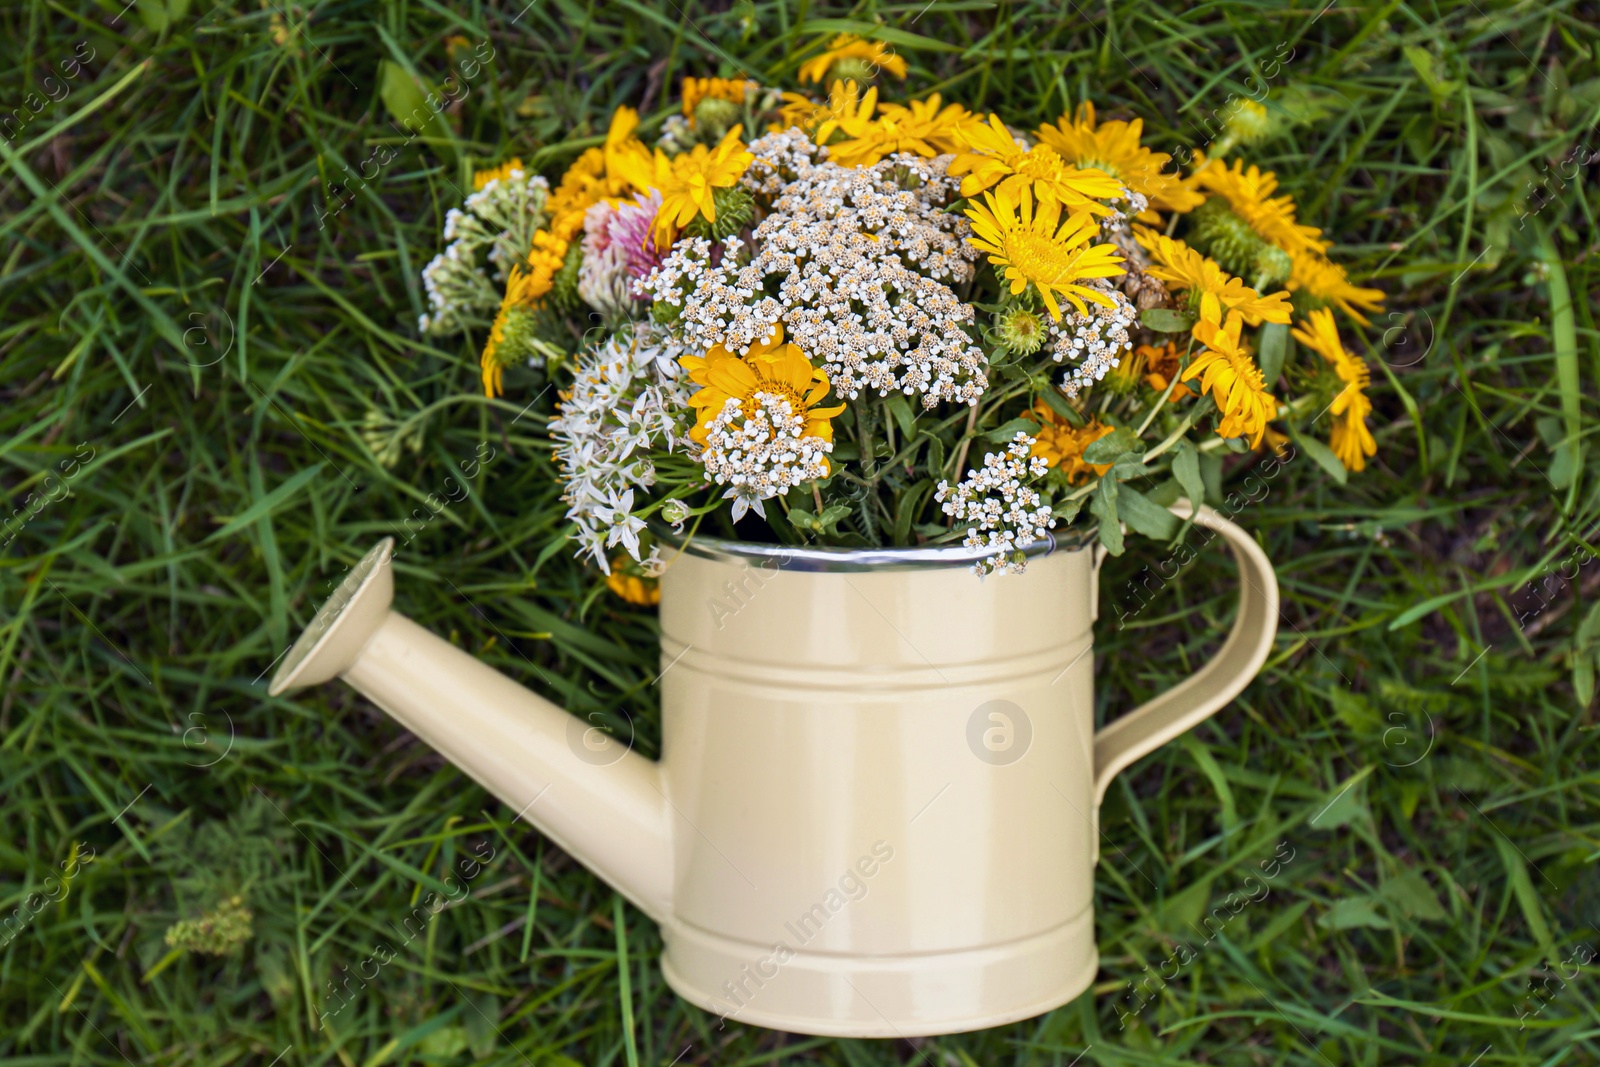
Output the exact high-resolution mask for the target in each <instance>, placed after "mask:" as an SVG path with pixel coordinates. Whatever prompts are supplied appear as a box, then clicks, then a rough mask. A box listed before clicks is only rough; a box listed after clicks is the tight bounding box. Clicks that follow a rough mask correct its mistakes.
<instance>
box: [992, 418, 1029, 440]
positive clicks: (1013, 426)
mask: <svg viewBox="0 0 1600 1067" xmlns="http://www.w3.org/2000/svg"><path fill="white" fill-rule="evenodd" d="M1019 433H1025V434H1027V435H1028V436H1029V437H1035V436H1037V435H1038V433H1039V422H1038V420H1037V419H1023V418H1016V419H1012V420H1011V421H1010V422H1005V423H1001V424H1000V425H999V426H996V427H995V428H994V429H992V430H990V431H988V432H987V433H985V434H984V435H983V436H984V437H985V438H987V439H988V440H990V441H993V442H994V443H995V444H997V445H1001V444H1010V443H1011V441H1013V440H1015V438H1016V436H1017V434H1019Z"/></svg>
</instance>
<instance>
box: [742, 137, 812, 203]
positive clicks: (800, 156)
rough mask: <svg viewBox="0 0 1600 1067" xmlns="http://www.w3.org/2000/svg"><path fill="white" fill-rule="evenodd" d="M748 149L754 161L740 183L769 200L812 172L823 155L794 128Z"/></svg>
mask: <svg viewBox="0 0 1600 1067" xmlns="http://www.w3.org/2000/svg"><path fill="white" fill-rule="evenodd" d="M746 148H747V149H748V150H749V152H750V154H751V155H753V156H755V159H753V160H751V162H750V169H749V170H746V171H745V172H744V177H743V178H741V179H739V181H740V183H741V184H743V185H744V187H745V188H746V189H748V190H750V192H752V193H754V194H755V195H756V196H762V197H768V198H771V197H775V196H778V195H780V194H781V193H782V192H783V189H784V186H786V185H788V184H789V183H790V182H792V181H794V180H796V179H797V178H799V177H800V176H801V175H802V174H805V173H809V172H810V170H811V168H812V167H814V166H816V164H817V160H818V157H820V156H821V154H822V148H821V146H819V145H818V144H817V143H816V142H815V141H813V140H812V139H811V138H809V137H807V136H806V135H805V134H804V133H803V132H802V131H800V130H798V129H796V128H795V127H793V126H791V127H789V128H788V129H787V130H780V131H778V132H777V133H769V134H767V135H766V136H765V137H757V138H756V139H755V140H754V141H751V142H750V143H749V144H748V145H747V146H746Z"/></svg>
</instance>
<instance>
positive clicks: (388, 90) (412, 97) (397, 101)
mask: <svg viewBox="0 0 1600 1067" xmlns="http://www.w3.org/2000/svg"><path fill="white" fill-rule="evenodd" d="M378 66H379V69H380V71H381V75H380V76H381V79H382V80H381V81H380V82H379V89H378V95H379V96H380V97H382V98H383V106H384V108H386V109H387V110H388V112H389V114H390V116H392V117H393V118H394V120H395V122H397V123H398V124H399V125H400V127H401V128H402V129H404V130H405V131H406V132H407V133H408V134H414V135H416V136H419V137H420V136H428V137H435V138H442V139H445V140H448V139H449V136H450V132H449V130H448V129H447V128H446V126H445V121H444V116H442V115H441V114H439V112H437V111H435V110H434V109H433V108H431V107H429V106H428V97H429V96H437V93H436V92H435V91H434V90H433V89H432V88H431V87H430V86H427V85H425V84H424V83H422V82H421V81H419V80H418V79H417V78H414V77H412V76H411V74H410V73H409V72H408V71H407V70H406V69H405V68H404V67H402V66H401V65H400V64H398V63H395V62H392V61H390V60H387V59H385V60H383V61H382V62H381V63H379V65H378ZM436 151H437V153H438V154H439V155H440V156H441V157H446V156H449V155H450V153H449V150H448V148H444V147H442V146H436Z"/></svg>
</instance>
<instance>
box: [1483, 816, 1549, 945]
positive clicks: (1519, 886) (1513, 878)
mask: <svg viewBox="0 0 1600 1067" xmlns="http://www.w3.org/2000/svg"><path fill="white" fill-rule="evenodd" d="M1485 832H1487V833H1492V834H1494V845H1495V848H1497V849H1499V851H1500V862H1501V863H1502V864H1503V865H1504V866H1505V869H1506V878H1507V880H1508V881H1509V882H1510V883H1511V892H1512V895H1513V896H1515V897H1516V898H1517V904H1518V905H1519V906H1520V907H1521V908H1522V917H1523V918H1524V919H1525V920H1527V923H1528V932H1529V933H1531V934H1533V939H1534V940H1535V941H1537V942H1539V947H1540V948H1542V949H1544V951H1545V954H1546V955H1550V954H1551V953H1552V951H1553V946H1552V944H1551V940H1552V939H1551V937H1550V924H1549V923H1547V922H1545V918H1544V905H1543V903H1542V901H1541V900H1540V897H1539V891H1538V890H1537V889H1535V888H1534V887H1533V879H1532V878H1530V877H1528V862H1527V860H1526V859H1525V858H1524V857H1523V855H1522V852H1521V850H1520V849H1518V848H1517V846H1516V845H1514V844H1512V843H1511V840H1510V839H1509V838H1507V837H1506V836H1504V834H1503V833H1502V832H1501V831H1500V830H1499V829H1497V828H1494V827H1490V828H1488V829H1487V830H1486V831H1485Z"/></svg>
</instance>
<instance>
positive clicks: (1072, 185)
mask: <svg viewBox="0 0 1600 1067" xmlns="http://www.w3.org/2000/svg"><path fill="white" fill-rule="evenodd" d="M956 136H957V138H958V140H959V141H960V143H961V146H962V149H963V151H962V152H961V153H960V154H958V155H957V156H956V158H955V159H953V160H951V162H950V173H951V174H956V175H961V174H965V175H966V177H965V178H962V179H961V195H962V196H965V197H969V198H970V197H974V196H977V195H978V194H979V193H981V192H983V191H984V190H985V189H988V188H990V187H991V186H993V185H995V184H996V183H998V184H999V187H1000V191H1001V192H1005V193H1008V194H1010V195H1011V196H1012V197H1016V196H1017V194H1018V192H1019V191H1020V190H1021V189H1023V188H1024V187H1027V186H1031V187H1032V188H1033V195H1034V196H1036V197H1039V198H1040V199H1043V198H1044V197H1047V196H1048V197H1053V198H1054V199H1056V200H1059V201H1060V202H1061V203H1062V204H1064V205H1065V206H1066V207H1068V208H1070V209H1074V210H1076V209H1080V208H1081V209H1082V210H1084V211H1087V212H1089V213H1090V214H1091V215H1109V214H1111V208H1109V207H1107V206H1106V205H1105V204H1102V203H1101V202H1100V201H1102V200H1114V199H1116V198H1118V197H1120V196H1122V195H1123V189H1122V183H1121V182H1119V181H1117V180H1116V179H1115V178H1113V177H1111V176H1110V175H1109V174H1106V173H1105V172H1104V171H1099V170H1079V169H1078V168H1077V167H1074V166H1071V165H1069V164H1067V163H1064V162H1062V160H1061V157H1060V156H1059V155H1057V154H1056V151H1055V149H1053V148H1051V147H1049V146H1048V145H1035V146H1034V147H1032V148H1029V149H1024V148H1022V146H1020V145H1018V144H1017V141H1016V138H1014V137H1012V136H1011V131H1010V130H1008V129H1006V126H1005V123H1003V122H1001V121H1000V116H999V115H994V114H991V115H990V116H989V121H988V122H986V123H985V122H974V123H971V124H970V125H966V126H962V127H960V128H959V129H958V130H957V131H956Z"/></svg>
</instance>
